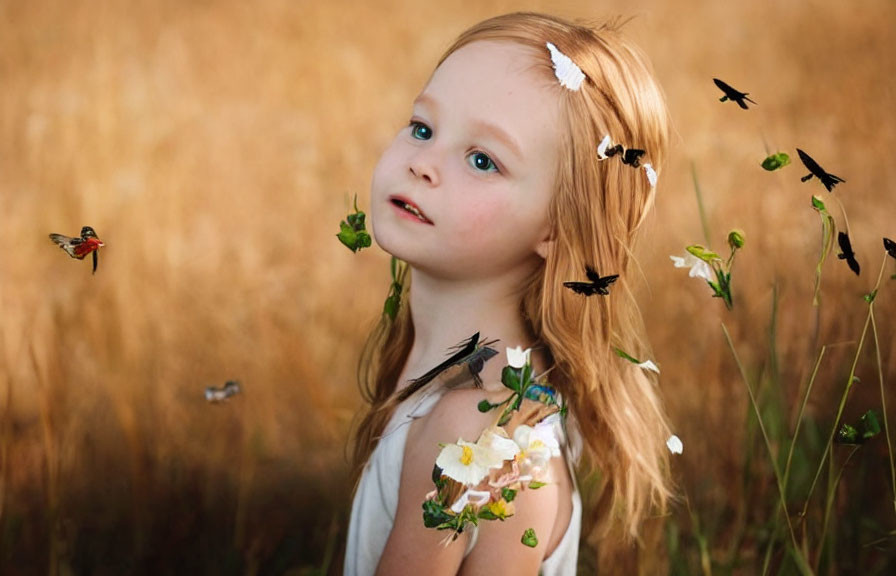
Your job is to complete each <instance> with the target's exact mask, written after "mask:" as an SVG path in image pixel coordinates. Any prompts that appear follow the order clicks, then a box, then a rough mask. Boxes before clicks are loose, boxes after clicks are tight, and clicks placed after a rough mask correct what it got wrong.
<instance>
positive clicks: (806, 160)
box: [796, 148, 846, 192]
mask: <svg viewBox="0 0 896 576" xmlns="http://www.w3.org/2000/svg"><path fill="white" fill-rule="evenodd" d="M796 152H797V154H799V155H800V160H802V161H803V164H805V165H806V168H808V169H809V173H808V174H806V175H805V176H803V177H802V178H800V182H806V181H808V180H811V179H812V177H813V176H815V177H816V178H818V179H819V180H821V183H822V184H824V187H825V188H827V190H828V192H832V191H833V190H834V186H836V185H837V183H838V182H846V180H844V179H843V178H840V177H839V176H834V175H833V174H828V173H827V172H825V171H824V169H823V168H822V167H821V166H819V165H818V162H816V161H815V160H813V159H812V157H811V156H809V155H808V154H806V153H805V152H803V151H802V150H800V149H799V148H797V149H796Z"/></svg>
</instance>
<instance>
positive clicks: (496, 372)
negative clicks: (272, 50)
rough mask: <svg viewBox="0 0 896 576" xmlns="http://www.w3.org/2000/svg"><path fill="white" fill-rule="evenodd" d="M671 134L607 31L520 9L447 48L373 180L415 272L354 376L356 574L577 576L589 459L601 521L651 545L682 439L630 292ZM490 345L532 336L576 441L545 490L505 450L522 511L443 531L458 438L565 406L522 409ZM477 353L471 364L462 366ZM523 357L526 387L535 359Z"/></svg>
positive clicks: (380, 226) (392, 241)
mask: <svg viewBox="0 0 896 576" xmlns="http://www.w3.org/2000/svg"><path fill="white" fill-rule="evenodd" d="M667 139H668V120H667V112H666V108H665V103H664V99H663V95H662V92H661V90H660V87H659V86H658V85H657V83H656V80H655V79H654V77H653V76H652V74H651V72H650V68H649V66H648V64H647V62H646V61H645V58H644V56H643V55H642V54H641V53H640V52H639V51H638V50H637V49H636V48H635V47H634V46H632V45H631V44H629V43H628V42H626V41H625V40H624V39H623V38H621V37H620V35H619V34H618V33H617V32H616V31H615V30H614V29H613V28H612V27H610V26H604V27H602V28H598V29H592V28H587V27H583V26H579V25H575V24H572V23H570V22H566V21H563V20H561V19H558V18H554V17H549V16H544V15H538V14H529V13H520V14H510V15H506V16H500V17H496V18H492V19H490V20H486V21H484V22H482V23H480V24H478V25H476V26H474V27H473V28H471V29H470V30H468V31H466V32H465V33H463V34H462V35H461V36H460V37H459V38H458V40H457V41H456V42H455V43H454V45H453V46H451V47H450V48H449V49H448V51H447V52H446V53H445V55H444V56H443V57H442V59H441V61H440V62H439V65H438V67H437V68H436V70H435V72H434V73H433V75H432V77H431V78H430V80H429V82H428V84H427V85H426V86H425V87H424V88H423V91H422V92H421V93H420V95H419V96H418V97H417V99H416V100H415V101H414V104H413V110H412V113H411V117H410V122H409V123H408V126H407V127H406V128H404V129H402V130H401V132H399V134H398V135H397V136H396V138H395V140H394V141H393V142H392V144H391V146H390V147H389V148H388V149H387V150H386V151H385V152H384V153H383V156H382V158H381V159H380V161H379V163H378V165H377V167H376V170H375V173H374V176H373V182H372V187H371V209H370V212H371V220H372V227H373V232H374V236H375V238H376V241H377V243H378V244H379V245H380V246H381V247H382V248H383V249H385V250H386V251H388V252H389V253H391V254H392V255H393V256H395V257H396V258H398V259H400V261H403V262H404V263H406V264H407V270H408V273H407V274H402V270H403V268H402V266H401V265H400V266H399V273H398V278H399V280H400V281H401V282H402V284H403V286H402V290H401V296H402V300H401V303H400V306H399V309H398V312H397V314H396V315H395V316H394V319H393V318H392V316H391V315H389V314H384V316H383V319H382V321H381V323H380V325H379V326H378V327H377V328H376V330H375V331H374V332H373V334H372V335H371V337H370V339H369V341H368V345H367V347H366V349H365V352H364V355H363V357H362V363H361V369H360V371H359V375H360V380H361V384H362V389H363V390H364V391H365V392H366V393H367V397H368V398H367V399H368V401H369V402H370V407H369V411H368V412H367V414H366V416H365V417H364V419H363V421H362V422H361V424H360V427H359V430H358V433H357V438H356V444H355V453H354V455H355V466H356V473H357V475H358V477H359V481H358V485H357V488H356V493H355V498H354V502H353V505H352V517H351V524H350V528H349V536H348V543H347V552H346V559H345V573H346V574H348V575H355V574H358V575H363V574H374V573H376V574H427V575H437V574H455V573H462V574H480V573H481V574H485V573H488V574H493V573H500V574H535V573H538V572H539V571H541V573H543V574H546V575H547V574H574V573H575V570H576V555H577V549H578V540H579V531H580V523H581V502H580V499H579V495H578V492H577V489H576V485H575V480H574V476H573V474H572V472H571V467H572V466H579V465H581V464H584V463H587V464H588V465H589V466H592V467H596V468H597V469H598V470H599V471H600V477H601V479H602V486H603V491H602V493H601V494H602V496H601V500H600V502H599V504H598V506H597V509H596V510H595V515H596V517H597V518H598V519H599V521H600V526H601V527H603V528H604V529H607V528H609V527H611V526H612V525H614V524H615V525H620V524H621V526H622V527H623V528H624V529H625V531H626V532H627V533H629V534H630V535H632V536H633V537H634V536H637V534H638V530H639V525H640V523H641V522H642V520H643V519H644V518H645V517H646V516H647V515H648V514H653V513H655V512H657V511H658V510H662V509H663V507H664V506H665V504H666V500H667V498H668V497H669V495H670V488H669V483H668V477H667V467H668V451H667V449H666V446H665V440H666V438H667V437H668V435H669V431H668V426H667V424H666V418H665V415H664V412H663V410H662V407H661V404H660V400H659V397H658V394H657V390H656V387H655V384H654V382H652V381H651V380H650V379H649V377H648V374H647V373H646V372H645V371H644V370H643V369H642V367H640V366H639V365H637V364H635V363H633V362H631V361H630V360H631V359H633V358H646V357H647V356H648V355H649V351H648V349H647V345H646V342H645V341H644V339H643V329H642V326H641V324H640V316H639V313H638V309H637V306H636V304H635V302H634V301H633V298H632V296H631V292H630V289H631V286H632V285H633V284H634V281H635V278H636V277H637V276H636V273H635V272H634V271H633V270H634V268H635V267H634V266H633V262H632V251H633V248H634V243H635V236H636V232H637V229H638V227H639V225H640V224H641V222H642V221H643V219H644V217H645V214H646V212H647V210H648V209H649V207H650V206H651V204H652V202H653V194H654V185H655V183H656V175H657V173H658V172H659V167H660V165H661V163H662V160H663V155H664V152H665V149H666V143H667ZM586 267H587V268H589V269H590V270H588V277H589V279H590V280H592V282H582V283H580V284H571V285H570V286H565V285H564V282H567V283H570V282H574V281H585V280H586V279H585V276H586ZM612 276H618V279H617V280H616V282H615V283H613V278H612ZM571 288H576V290H573V289H571ZM588 294H590V295H588ZM473 334H479V335H481V336H480V337H476V336H473V337H471V335H473ZM495 340H499V341H500V345H501V347H500V348H498V347H497V345H496V344H494V341H495ZM458 343H460V346H458ZM484 344H492V345H494V346H495V347H494V349H496V350H501V351H503V350H504V347H505V346H506V347H516V346H520V347H521V348H529V349H531V356H529V357H528V358H526V359H525V360H524V363H525V364H527V365H528V366H530V367H531V373H532V374H536V375H539V380H540V383H541V384H545V386H544V387H543V388H540V390H543V391H546V394H544V395H542V401H544V402H546V404H545V405H546V406H553V407H554V409H553V412H557V406H558V405H565V406H566V409H565V410H563V411H562V412H561V413H563V414H564V415H565V417H564V418H563V422H564V424H563V426H562V430H561V431H559V432H558V434H557V435H556V440H558V442H559V444H560V445H561V446H562V450H561V451H554V452H553V454H554V455H555V457H552V458H550V460H549V461H548V462H547V464H545V466H543V467H542V468H546V469H545V470H536V472H533V473H532V474H536V473H538V474H541V473H544V477H546V478H549V479H550V481H549V482H547V483H545V484H544V485H543V486H540V487H539V485H540V484H541V482H538V483H537V484H536V483H535V482H529V484H528V485H527V482H526V480H531V479H532V478H536V476H533V475H532V474H530V475H526V474H522V475H521V473H520V469H521V468H520V467H521V466H524V465H527V464H524V460H523V455H524V454H525V453H526V450H525V448H526V446H525V445H524V444H520V445H519V446H522V447H523V448H520V447H519V446H516V445H515V444H511V448H512V450H511V453H510V454H509V455H508V456H507V459H506V460H505V461H504V463H503V466H504V468H503V469H502V470H503V471H505V472H508V471H513V472H514V473H516V476H514V477H513V478H514V479H517V480H518V481H517V482H516V483H515V484H513V487H514V488H516V490H514V491H513V493H506V492H503V494H504V495H505V496H507V498H506V500H509V499H512V500H513V502H512V504H513V514H512V515H507V517H506V518H504V519H502V520H500V521H484V520H483V521H479V522H478V526H475V525H473V524H472V523H465V524H464V523H462V525H461V526H460V528H462V531H460V532H459V533H458V532H455V534H454V535H455V536H456V537H455V538H447V539H446V537H445V536H446V534H445V532H442V531H439V530H435V529H433V528H431V527H426V526H425V525H424V518H423V517H424V514H423V507H422V506H423V504H424V502H427V503H431V502H432V501H435V502H436V503H439V498H442V494H443V490H444V485H445V482H446V481H447V480H448V479H449V477H451V478H455V477H454V476H451V473H450V468H451V467H452V466H454V465H457V462H454V464H450V465H445V464H444V463H445V462H447V460H445V459H444V458H447V457H446V456H445V454H447V453H448V452H449V447H452V448H454V447H456V448H457V450H458V452H457V454H460V455H461V456H460V457H459V461H460V462H461V463H462V464H463V465H470V464H471V462H472V460H474V454H475V455H476V456H475V458H479V454H480V452H475V450H477V449H478V448H477V446H479V445H480V444H482V442H483V439H484V438H485V437H486V436H487V434H486V433H483V431H484V430H490V431H497V434H490V436H489V438H492V439H493V440H494V443H493V444H492V445H491V446H492V447H493V448H494V446H498V445H500V446H502V447H506V446H507V442H510V440H508V438H514V441H516V437H517V436H518V434H517V429H519V430H522V429H523V425H527V426H530V427H529V428H525V430H527V431H529V430H531V426H535V425H536V424H539V423H541V424H544V423H546V422H548V419H546V418H545V417H544V415H545V414H546V413H548V412H551V411H552V410H542V409H541V408H544V407H545V405H541V407H540V408H539V407H538V406H537V405H538V402H537V401H533V400H531V399H530V398H534V396H530V395H528V393H527V394H526V400H525V401H523V402H522V403H519V402H518V403H517V404H516V405H515V406H516V407H517V408H518V410H515V411H512V410H511V411H509V412H508V410H509V409H505V410H504V412H503V413H502V408H508V407H513V406H512V404H513V403H512V402H511V403H510V404H507V403H504V401H505V400H507V398H508V392H509V390H508V388H507V386H508V376H507V374H508V372H507V370H511V369H509V368H508V369H504V370H502V368H504V364H506V363H507V362H506V361H504V360H503V353H502V354H501V355H500V356H498V357H496V358H493V359H489V358H490V357H491V356H493V355H494V353H493V352H483V351H484V350H486V347H485V346H484ZM459 348H465V350H461V351H460V352H458V350H459ZM474 350H475V351H477V354H474V356H476V357H477V359H475V360H472V361H469V362H464V361H463V360H464V359H463V358H460V357H461V356H463V354H464V353H465V352H470V351H474ZM446 351H447V354H454V356H452V358H453V359H455V360H457V361H455V362H454V364H456V365H459V366H460V367H461V374H460V376H459V375H458V372H459V371H458V370H457V366H452V367H451V368H450V369H445V370H441V369H437V370H435V371H432V370H431V369H432V368H433V366H438V365H439V364H440V363H443V362H444V361H445V359H446ZM509 352H510V351H509ZM623 353H624V354H623ZM508 356H509V357H510V358H515V359H516V360H517V362H518V361H519V358H516V357H517V356H518V355H516V354H514V355H511V354H508ZM626 357H627V358H628V360H627V359H626ZM466 360H469V357H467V358H466ZM483 360H484V363H483ZM510 363H511V364H514V361H513V360H511V361H510ZM521 365H522V364H521V363H516V366H517V369H515V371H514V370H511V377H510V378H511V380H512V379H513V375H512V374H516V375H517V376H519V375H520V374H521V373H522V371H525V370H529V369H530V368H529V367H528V366H527V367H525V368H523V369H522V371H521V370H520V369H519V366H521ZM443 368H444V367H443ZM464 369H466V370H464ZM428 372H429V374H427V373H428ZM439 372H441V373H439ZM437 373H439V374H437ZM424 374H427V376H426V377H425V378H421V376H422V375H424ZM464 375H465V376H466V377H464ZM449 376H450V378H449ZM548 386H549V387H548ZM522 396H523V395H522V394H520V395H519V397H520V399H522ZM513 398H517V396H514V397H513ZM545 398H547V400H545ZM483 401H485V402H484V405H483ZM489 408H495V409H491V410H490V409H489ZM499 414H501V415H502V420H503V421H499V422H497V423H498V424H502V426H500V427H496V420H497V419H498V417H499V416H498V415H499ZM504 415H507V418H504V417H503V416H504ZM508 418H509V420H508ZM555 419H556V417H555ZM499 428H500V430H499ZM542 428H544V426H542ZM557 428H558V427H557V426H554V428H553V429H557ZM477 438H478V439H479V441H477ZM546 438H547V439H546V440H545V442H546V443H549V441H550V438H549V437H546ZM455 442H457V443H456V444H455ZM474 442H475V443H476V445H474V444H473V443H474ZM529 442H530V444H529V445H528V449H529V452H530V453H532V449H533V444H531V440H530V441H529ZM557 452H559V455H557ZM492 453H494V451H492V452H489V454H492ZM579 456H581V457H582V459H583V462H582V463H580V462H579ZM437 460H438V462H439V463H441V464H442V465H441V466H438V467H436V469H435V470H434V468H433V466H434V464H435V463H436V462H437ZM455 460H458V459H457V458H455ZM499 460H500V459H499ZM525 462H528V463H529V464H531V462H529V460H525ZM499 466H500V465H499ZM461 467H463V466H461ZM492 468H495V467H494V466H493V467H492ZM536 468H538V467H536ZM495 477H496V472H495V470H494V469H491V470H490V471H489V475H488V476H487V477H486V478H485V480H482V481H481V482H482V486H483V487H484V488H485V491H484V492H482V491H468V492H467V493H465V494H464V495H463V501H462V502H457V500H459V496H458V494H457V493H455V494H454V495H453V496H452V497H451V500H452V501H455V504H456V507H455V508H453V509H452V511H450V512H449V511H448V510H447V506H448V505H451V502H450V501H448V502H443V503H444V504H445V506H446V507H442V508H439V507H437V508H436V513H435V516H436V517H440V518H441V519H442V520H445V519H446V518H447V519H449V520H456V519H457V517H456V516H453V515H455V514H460V513H461V512H460V511H461V510H463V509H464V505H466V504H468V499H469V505H470V506H472V508H468V510H472V511H473V512H472V513H473V514H474V515H476V514H477V512H476V510H477V509H480V508H477V506H484V502H486V501H487V502H492V500H489V494H490V493H492V494H494V493H496V492H497V494H498V496H497V497H500V495H501V494H502V492H501V490H500V486H503V485H504V484H500V483H495ZM458 478H459V477H458ZM476 481H478V480H474V481H472V483H473V484H475V482H476ZM471 485H472V484H471ZM440 486H442V487H443V488H439V487H440ZM489 486H490V487H491V488H489ZM496 487H498V488H496ZM434 488H435V490H434ZM534 488H538V489H534ZM489 490H491V492H489ZM514 494H515V499H514V498H513V496H514ZM434 495H435V496H434ZM478 495H482V498H484V500H480V501H479V502H478V504H477V503H476V502H474V499H475V498H478V497H479V496H478ZM505 504H508V505H509V503H508V502H506V501H505V500H504V499H502V500H501V506H504V505H505ZM489 510H492V511H494V510H497V508H489ZM502 510H503V508H502ZM464 513H466V512H464ZM428 514H430V520H431V519H432V514H433V513H432V509H430V511H429V512H428ZM439 514H441V516H439ZM480 517H481V518H483V517H485V516H482V515H480ZM502 518H503V517H502ZM427 522H428V524H427V525H431V526H434V525H435V522H434V523H431V524H430V523H429V520H427ZM449 535H450V534H449ZM521 535H522V539H521ZM527 535H528V536H530V538H528V540H527ZM535 535H537V538H535V537H534V536H535ZM521 541H522V542H524V543H525V545H524V544H523V543H521Z"/></svg>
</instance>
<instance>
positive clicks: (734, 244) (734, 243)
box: [728, 228, 746, 250]
mask: <svg viewBox="0 0 896 576" xmlns="http://www.w3.org/2000/svg"><path fill="white" fill-rule="evenodd" d="M744 242H746V238H745V237H744V231H743V230H739V229H737V228H735V229H734V230H732V231H731V232H729V233H728V245H729V246H731V249H732V250H737V249H738V248H743V247H744Z"/></svg>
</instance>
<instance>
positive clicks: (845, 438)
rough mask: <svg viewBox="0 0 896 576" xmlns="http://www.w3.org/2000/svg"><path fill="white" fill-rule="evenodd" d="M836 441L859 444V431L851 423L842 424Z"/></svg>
mask: <svg viewBox="0 0 896 576" xmlns="http://www.w3.org/2000/svg"><path fill="white" fill-rule="evenodd" d="M835 441H836V442H837V443H838V444H858V441H859V431H858V430H856V429H855V428H853V427H852V426H850V425H849V424H841V425H840V429H839V430H837V437H836V439H835Z"/></svg>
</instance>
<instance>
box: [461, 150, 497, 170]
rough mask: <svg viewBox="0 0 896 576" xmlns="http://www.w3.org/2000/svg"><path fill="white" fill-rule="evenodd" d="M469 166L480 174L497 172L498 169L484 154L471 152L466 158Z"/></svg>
mask: <svg viewBox="0 0 896 576" xmlns="http://www.w3.org/2000/svg"><path fill="white" fill-rule="evenodd" d="M467 162H469V163H470V166H472V167H473V168H475V169H477V170H480V171H482V172H497V171H498V167H497V166H496V165H495V163H494V162H493V161H492V159H491V158H489V157H488V154H485V153H484V152H473V153H472V154H470V155H469V156H468V157H467Z"/></svg>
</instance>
